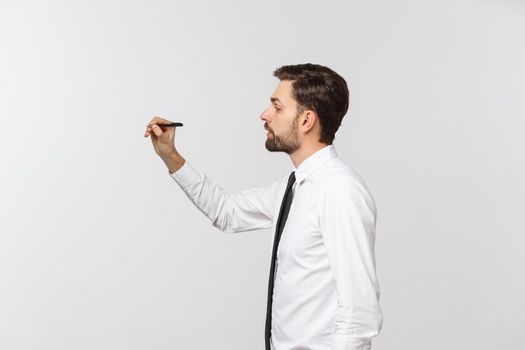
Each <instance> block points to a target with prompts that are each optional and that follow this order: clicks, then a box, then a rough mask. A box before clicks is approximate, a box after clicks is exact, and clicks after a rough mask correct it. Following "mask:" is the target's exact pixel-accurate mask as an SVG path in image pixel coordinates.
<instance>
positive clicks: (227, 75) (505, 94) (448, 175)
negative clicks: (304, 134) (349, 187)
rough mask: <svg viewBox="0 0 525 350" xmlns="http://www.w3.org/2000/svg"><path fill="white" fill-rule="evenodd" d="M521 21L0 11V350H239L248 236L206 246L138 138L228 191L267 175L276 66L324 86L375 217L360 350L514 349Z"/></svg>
mask: <svg viewBox="0 0 525 350" xmlns="http://www.w3.org/2000/svg"><path fill="white" fill-rule="evenodd" d="M524 38H525V2H524V1H520V0H479V1H469V0H443V1H421V0H419V1H418V0H400V1H387V0H381V1H339V2H331V1H324V2H319V1H240V0H238V1H206V2H203V1H46V2H43V1H40V2H39V1H9V0H3V1H0V50H1V51H0V118H1V125H2V127H1V131H2V132H1V137H0V164H1V172H0V349H1V350H22V349H23V350H33V349H39V350H48V349H49V350H61V349H64V350H66V349H67V350H71V349H75V350H83V349H97V350H102V349H108V350H109V349H111V350H120V349H122V350H128V349H192V350H193V349H196V350H197V349H199V350H200V349H224V350H226V349H227V350H230V349H260V350H262V349H263V348H264V319H265V313H266V293H267V282H268V274H269V266H270V254H269V249H268V246H269V242H270V239H271V234H273V233H272V232H270V230H266V231H251V232H245V233H240V234H236V235H235V234H234V235H230V234H226V233H223V232H221V231H219V230H218V229H216V228H214V227H213V226H212V225H211V222H210V221H208V220H207V218H206V217H205V216H204V215H203V214H202V213H201V212H200V211H198V210H197V208H195V207H194V206H193V205H192V204H191V202H190V201H189V200H188V198H187V197H186V196H185V195H184V194H183V192H182V191H181V189H180V188H179V187H178V185H177V184H176V183H175V182H174V181H173V180H172V179H171V178H170V177H169V176H168V171H167V168H166V167H165V166H164V163H162V161H161V160H160V158H158V156H157V155H156V154H155V153H154V151H153V149H152V146H151V142H150V139H148V138H144V137H143V133H144V129H145V125H146V123H147V122H148V121H149V120H150V119H151V118H152V117H153V116H155V115H159V116H163V117H165V118H167V119H170V120H173V121H180V122H183V123H184V127H182V128H178V129H177V132H176V135H177V136H176V145H177V148H178V150H179V152H180V153H181V154H182V155H183V156H184V157H185V158H186V159H187V160H188V161H191V162H192V164H193V165H194V166H195V167H196V168H198V169H199V170H201V171H202V172H204V173H205V174H206V175H208V176H209V177H210V178H212V179H213V180H214V181H216V182H217V183H218V184H220V185H221V186H222V187H223V188H225V189H227V190H229V191H232V192H236V191H241V190H244V189H247V188H251V187H256V186H262V185H267V184H270V183H271V182H273V181H274V180H275V179H277V178H280V177H282V176H283V174H287V173H289V172H290V171H291V170H292V169H293V166H292V163H291V161H290V159H289V157H288V156H287V155H286V154H284V153H270V152H268V151H267V150H266V149H265V147H264V142H265V139H266V134H265V131H264V129H263V125H264V122H263V121H261V120H260V119H259V115H260V113H261V112H262V111H263V110H264V109H265V108H266V107H267V105H268V103H269V97H270V95H271V94H272V92H273V90H274V89H275V87H276V86H277V84H278V80H277V79H276V78H274V77H273V76H272V72H273V70H274V69H275V68H277V67H279V66H281V65H284V64H296V63H305V62H312V63H319V64H323V65H327V66H329V67H331V68H332V69H334V70H336V71H337V72H338V73H340V74H341V75H342V76H343V77H345V79H346V80H347V82H348V84H349V86H350V90H351V96H350V111H349V113H348V115H347V116H346V117H345V119H343V123H342V126H341V128H340V130H339V131H338V133H337V134H336V139H335V142H334V145H335V146H336V149H337V151H338V154H339V156H340V157H341V158H343V160H345V161H346V162H348V163H349V164H351V165H352V166H353V167H354V168H355V169H356V170H357V171H358V172H359V173H360V174H361V175H362V176H363V178H364V179H365V181H366V182H367V184H368V186H369V188H370V190H371V191H372V194H373V196H374V198H375V200H376V203H377V206H378V224H377V233H376V234H377V241H376V255H377V273H378V278H379V282H380V287H381V293H382V294H381V305H382V308H383V312H384V325H383V330H382V333H381V334H380V336H379V337H377V338H375V339H374V342H373V343H374V346H373V348H374V349H378V350H380V349H384V350H387V349H388V350H391V349H403V350H406V349H418V350H420V349H425V350H432V349H436V350H437V349H439V350H442V349H487V350H488V349H523V348H524V347H525V336H524V335H523V334H524V333H523V326H524V325H525V273H524V268H523V266H525V249H524V245H525V238H524V234H525V224H524V221H523V209H524V201H525V186H524V185H523V180H524V179H525V166H524V164H525V156H524V153H523V150H524V149H525V140H524V138H523V134H524V127H525V123H524V117H525V112H524V110H525V109H524V101H525V96H524V95H525V64H524V62H525V40H524Z"/></svg>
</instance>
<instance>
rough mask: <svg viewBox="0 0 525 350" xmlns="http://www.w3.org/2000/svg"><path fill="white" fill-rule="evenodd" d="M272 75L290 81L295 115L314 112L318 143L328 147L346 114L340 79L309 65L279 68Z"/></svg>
mask: <svg viewBox="0 0 525 350" xmlns="http://www.w3.org/2000/svg"><path fill="white" fill-rule="evenodd" d="M273 75H274V76H275V77H277V78H279V80H291V81H292V95H293V97H294V99H295V100H296V101H297V104H298V108H297V115H299V114H301V113H302V112H303V111H304V110H305V109H311V110H313V111H315V112H316V113H317V116H318V117H319V124H320V126H321V138H320V139H319V141H320V142H323V143H325V144H327V145H331V144H332V143H333V141H334V138H335V133H336V131H337V129H339V126H340V125H341V121H342V120H343V117H344V116H345V114H346V112H347V111H348V99H349V94H350V93H349V91H348V86H347V84H346V81H345V80H344V79H343V77H341V76H340V75H339V74H337V73H336V72H334V71H333V70H331V69H330V68H328V67H325V66H321V65H319V64H312V63H305V64H296V65H286V66H282V67H280V68H277V69H276V70H275V71H274V72H273Z"/></svg>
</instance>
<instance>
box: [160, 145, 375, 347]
mask: <svg viewBox="0 0 525 350" xmlns="http://www.w3.org/2000/svg"><path fill="white" fill-rule="evenodd" d="M294 171H295V178H296V181H295V183H294V185H293V188H292V190H293V192H294V196H293V201H292V205H291V208H290V212H289V214H288V219H287V221H286V224H285V226H284V229H283V232H282V236H281V240H280V242H279V248H278V251H277V261H276V272H275V282H274V294H273V305H272V336H271V344H272V349H274V350H307V349H309V350H365V349H370V346H371V338H372V337H374V336H376V335H377V334H379V332H380V330H381V326H382V323H383V314H382V311H381V308H380V306H379V285H378V282H377V278H376V271H375V256H374V241H375V227H376V218H377V214H376V206H375V202H374V200H373V198H372V196H371V194H370V191H369V190H368V187H367V185H366V184H365V182H364V181H363V179H362V178H361V177H360V176H359V175H358V174H357V173H356V172H355V171H354V170H353V168H351V167H350V166H349V165H347V164H346V163H344V162H343V161H342V160H341V159H340V158H339V157H338V156H337V153H336V150H335V146H334V145H328V146H326V147H324V148H322V149H320V150H318V151H317V152H315V153H314V154H312V155H310V156H309V157H308V158H306V159H305V160H304V161H303V162H302V163H301V164H300V165H299V166H298V167H297V168H296V169H294ZM289 175H290V174H289V173H287V174H286V175H284V176H283V177H282V178H280V179H279V180H277V181H275V182H273V183H272V184H271V185H269V186H267V187H256V188H252V189H249V190H245V191H242V192H239V193H229V192H227V191H225V190H223V189H222V188H221V187H220V186H218V185H217V184H216V183H215V182H213V181H212V180H211V179H209V178H208V177H207V176H206V175H204V174H202V173H201V172H199V171H198V170H197V169H195V168H194V167H193V166H192V165H191V164H190V163H189V162H188V161H186V162H185V164H184V165H183V166H182V167H181V168H180V169H179V170H177V171H176V172H175V173H173V174H170V176H171V177H172V178H173V179H174V180H175V181H176V182H177V183H178V184H179V186H180V187H181V188H182V190H183V191H184V192H185V193H186V195H187V196H188V198H189V199H190V200H191V201H192V202H193V204H194V205H195V206H196V207H197V208H199V209H200V211H201V212H202V213H204V214H205V215H206V216H207V217H208V219H210V220H211V222H212V225H213V226H215V227H217V228H218V229H220V230H221V231H223V232H227V233H236V232H244V231H253V230H262V229H270V228H271V229H272V242H271V244H270V245H269V256H271V252H272V246H273V239H274V238H275V230H276V221H277V218H278V216H279V209H280V207H281V202H282V200H283V196H284V192H285V189H286V185H287V182H288V177H289ZM262 341H263V337H262V335H261V342H262Z"/></svg>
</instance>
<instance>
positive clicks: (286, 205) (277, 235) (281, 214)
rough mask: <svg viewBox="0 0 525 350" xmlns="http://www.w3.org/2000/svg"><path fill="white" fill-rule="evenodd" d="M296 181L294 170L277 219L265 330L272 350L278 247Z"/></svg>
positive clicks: (267, 342)
mask: <svg viewBox="0 0 525 350" xmlns="http://www.w3.org/2000/svg"><path fill="white" fill-rule="evenodd" d="M294 183H295V171H292V173H291V174H290V177H289V178H288V186H286V191H284V198H283V201H282V202H281V209H280V210H279V218H278V219H277V228H276V231H275V239H274V241H273V251H272V264H271V266H270V280H269V282H268V303H267V306H266V328H265V332H264V336H265V342H266V350H270V335H271V328H272V301H273V280H274V275H275V260H276V258H277V247H278V246H279V241H280V239H281V234H282V232H283V228H284V224H285V223H286V219H287V218H288V212H289V211H290V207H291V205H292V200H293V191H292V186H293V184H294Z"/></svg>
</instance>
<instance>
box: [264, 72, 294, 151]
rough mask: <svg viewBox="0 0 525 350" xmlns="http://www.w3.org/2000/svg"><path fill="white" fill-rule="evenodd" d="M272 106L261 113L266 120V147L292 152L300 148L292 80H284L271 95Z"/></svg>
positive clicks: (269, 149) (272, 149)
mask: <svg viewBox="0 0 525 350" xmlns="http://www.w3.org/2000/svg"><path fill="white" fill-rule="evenodd" d="M270 102H271V104H270V106H269V107H268V108H267V109H266V110H265V111H264V112H263V113H261V116H260V118H261V119H262V120H264V121H265V123H264V128H265V129H266V130H268V134H267V135H266V143H265V146H266V149H267V150H268V151H270V152H285V153H287V154H291V153H293V152H295V151H296V150H297V149H299V148H300V144H299V139H298V127H297V126H298V121H299V119H298V118H297V101H295V99H294V98H293V96H292V81H290V80H282V81H281V82H279V85H278V86H277V88H276V89H275V91H274V92H273V94H272V96H271V97H270Z"/></svg>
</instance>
